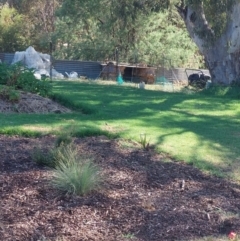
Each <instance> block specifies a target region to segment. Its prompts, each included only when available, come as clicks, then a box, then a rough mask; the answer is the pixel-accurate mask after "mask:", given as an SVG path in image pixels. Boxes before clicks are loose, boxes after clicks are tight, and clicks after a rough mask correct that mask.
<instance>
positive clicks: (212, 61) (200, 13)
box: [176, 0, 240, 85]
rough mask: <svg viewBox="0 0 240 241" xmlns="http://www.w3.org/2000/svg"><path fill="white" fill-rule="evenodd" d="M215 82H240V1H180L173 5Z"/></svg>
mask: <svg viewBox="0 0 240 241" xmlns="http://www.w3.org/2000/svg"><path fill="white" fill-rule="evenodd" d="M176 6H177V8H178V11H179V13H180V15H181V17H182V19H183V20H184V22H185V25H186V27H187V30H188V32H189V34H190V36H191V38H192V39H193V41H194V42H195V43H196V45H197V46H198V48H199V50H200V52H201V53H202V54H203V56H204V58H205V62H206V64H207V66H208V68H209V70H210V73H211V76H212V81H213V82H214V83H223V84H227V85H229V84H232V83H233V82H237V83H240V41H239V36H240V18H239V16H240V1H239V0H218V1H214V0H203V1H200V0H186V1H184V0H182V1H181V3H179V4H177V5H176Z"/></svg>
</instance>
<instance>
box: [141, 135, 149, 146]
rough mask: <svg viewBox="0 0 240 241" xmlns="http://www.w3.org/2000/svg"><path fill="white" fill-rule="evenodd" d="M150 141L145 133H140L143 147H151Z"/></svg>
mask: <svg viewBox="0 0 240 241" xmlns="http://www.w3.org/2000/svg"><path fill="white" fill-rule="evenodd" d="M149 141H150V139H148V138H147V135H146V134H145V133H141V134H140V144H141V146H142V148H143V149H148V148H149Z"/></svg>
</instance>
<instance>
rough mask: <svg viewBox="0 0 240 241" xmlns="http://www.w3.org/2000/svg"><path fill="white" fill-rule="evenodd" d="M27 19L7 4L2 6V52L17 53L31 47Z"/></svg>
mask: <svg viewBox="0 0 240 241" xmlns="http://www.w3.org/2000/svg"><path fill="white" fill-rule="evenodd" d="M26 35H27V30H26V25H25V17H24V15H21V14H19V13H18V12H17V10H16V9H14V8H11V7H9V5H8V4H7V3H6V4H4V5H2V6H0V51H1V52H15V51H19V50H23V49H24V48H26V47H27V46H28V45H29V39H28V38H27V37H26Z"/></svg>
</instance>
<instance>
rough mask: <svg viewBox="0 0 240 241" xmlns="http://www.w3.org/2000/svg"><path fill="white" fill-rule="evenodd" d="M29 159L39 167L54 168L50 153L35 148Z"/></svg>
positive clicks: (51, 153)
mask: <svg viewBox="0 0 240 241" xmlns="http://www.w3.org/2000/svg"><path fill="white" fill-rule="evenodd" d="M31 157H32V159H33V161H35V162H36V163H37V164H38V165H40V166H48V167H52V168H54V167H55V162H54V157H53V152H52V151H46V150H42V149H41V148H39V147H37V148H35V149H34V150H33V151H32V153H31Z"/></svg>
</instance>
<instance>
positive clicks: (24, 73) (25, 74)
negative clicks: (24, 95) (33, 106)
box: [0, 63, 52, 97]
mask: <svg viewBox="0 0 240 241" xmlns="http://www.w3.org/2000/svg"><path fill="white" fill-rule="evenodd" d="M0 84H1V85H7V86H9V87H12V88H15V89H17V90H23V91H27V92H31V93H36V94H39V95H41V96H44V97H46V96H49V95H50V94H51V90H52V86H51V84H50V82H49V80H48V79H42V80H38V79H36V78H35V76H34V71H33V70H31V69H28V68H26V67H24V66H22V65H21V64H13V65H7V64H4V63H3V64H1V63H0Z"/></svg>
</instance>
